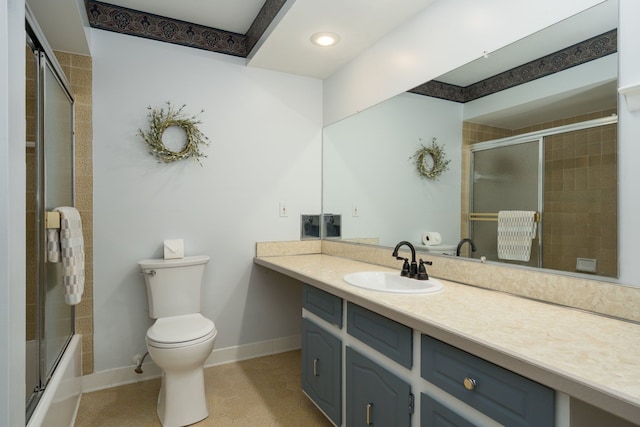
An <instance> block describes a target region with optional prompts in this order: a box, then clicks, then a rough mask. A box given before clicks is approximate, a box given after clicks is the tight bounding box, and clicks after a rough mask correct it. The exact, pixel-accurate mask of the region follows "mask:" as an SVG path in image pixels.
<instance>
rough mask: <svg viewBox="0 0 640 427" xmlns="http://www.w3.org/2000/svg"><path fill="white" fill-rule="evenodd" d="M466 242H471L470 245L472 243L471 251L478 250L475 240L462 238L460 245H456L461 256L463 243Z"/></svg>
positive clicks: (458, 254) (457, 254) (457, 253)
mask: <svg viewBox="0 0 640 427" xmlns="http://www.w3.org/2000/svg"><path fill="white" fill-rule="evenodd" d="M465 243H469V245H471V252H475V251H476V244H475V243H473V240H471V239H462V240H460V242H458V246H457V247H456V256H460V249H461V248H462V245H464V244H465Z"/></svg>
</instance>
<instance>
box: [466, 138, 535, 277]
mask: <svg viewBox="0 0 640 427" xmlns="http://www.w3.org/2000/svg"><path fill="white" fill-rule="evenodd" d="M473 150H474V151H473V152H472V160H471V174H472V175H471V201H470V209H471V212H472V213H473V214H475V215H470V218H471V221H470V224H469V232H470V236H471V238H472V239H473V241H474V242H475V244H476V247H477V251H476V252H475V253H473V256H474V257H476V258H479V257H480V256H485V257H486V259H487V260H493V261H495V260H498V249H497V248H498V221H497V214H498V212H499V211H503V210H524V211H536V212H542V188H543V186H542V176H543V175H542V172H543V171H542V168H543V164H542V161H541V159H542V156H541V154H542V151H541V150H542V139H534V140H525V141H517V142H511V143H510V144H508V145H495V144H494V145H491V144H489V145H488V146H481V148H474V149H473ZM478 214H480V215H478ZM484 214H489V215H484ZM538 228H540V224H538ZM537 236H538V237H536V238H535V239H534V240H533V243H532V247H531V257H530V260H529V261H528V262H520V261H509V262H511V263H518V264H522V265H529V266H538V267H539V266H541V264H540V263H541V259H542V257H541V245H540V237H539V236H541V232H540V230H539V229H538V232H537ZM501 261H503V262H504V260H501Z"/></svg>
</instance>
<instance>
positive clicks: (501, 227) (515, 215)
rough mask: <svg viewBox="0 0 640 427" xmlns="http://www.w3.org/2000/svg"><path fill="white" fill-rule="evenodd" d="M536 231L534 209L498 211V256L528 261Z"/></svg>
mask: <svg viewBox="0 0 640 427" xmlns="http://www.w3.org/2000/svg"><path fill="white" fill-rule="evenodd" d="M536 231H537V223H536V212H535V211H499V212H498V258H500V259H505V260H513V261H529V259H530V258H531V242H532V241H533V239H534V238H535V237H536Z"/></svg>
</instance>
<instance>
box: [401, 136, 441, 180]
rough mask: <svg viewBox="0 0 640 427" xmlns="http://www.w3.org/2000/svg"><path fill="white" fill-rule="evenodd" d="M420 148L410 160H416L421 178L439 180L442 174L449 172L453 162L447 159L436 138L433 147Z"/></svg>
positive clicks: (432, 141)
mask: <svg viewBox="0 0 640 427" xmlns="http://www.w3.org/2000/svg"><path fill="white" fill-rule="evenodd" d="M421 141H422V140H421ZM420 147H421V148H420V149H418V151H416V153H415V154H414V155H413V156H411V157H410V159H413V160H414V162H415V164H416V169H418V173H419V174H420V175H421V176H423V177H426V178H429V179H433V180H437V179H438V177H439V176H440V175H441V174H442V172H444V171H446V170H449V162H450V161H451V160H446V159H445V155H444V148H443V147H442V146H440V145H438V144H437V143H436V138H435V137H434V138H433V139H432V140H431V146H429V147H425V146H424V145H423V144H420Z"/></svg>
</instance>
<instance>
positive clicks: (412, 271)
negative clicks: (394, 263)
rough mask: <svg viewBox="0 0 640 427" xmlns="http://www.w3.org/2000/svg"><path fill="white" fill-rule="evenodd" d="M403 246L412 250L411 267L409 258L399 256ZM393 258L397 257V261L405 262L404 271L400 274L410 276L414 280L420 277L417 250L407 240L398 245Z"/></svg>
mask: <svg viewBox="0 0 640 427" xmlns="http://www.w3.org/2000/svg"><path fill="white" fill-rule="evenodd" d="M401 246H408V247H409V249H411V265H409V260H408V259H407V258H404V257H401V256H398V249H400V247H401ZM391 255H392V256H394V257H396V259H399V260H404V264H403V265H402V271H401V272H400V275H401V276H405V277H406V276H408V277H411V278H414V277H416V276H417V275H418V264H417V263H416V248H415V247H414V246H413V245H412V244H411V243H410V242H407V241H406V240H403V241H402V242H400V243H398V244H397V245H396V247H395V249H394V250H393V253H392V254H391Z"/></svg>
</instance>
